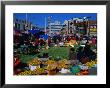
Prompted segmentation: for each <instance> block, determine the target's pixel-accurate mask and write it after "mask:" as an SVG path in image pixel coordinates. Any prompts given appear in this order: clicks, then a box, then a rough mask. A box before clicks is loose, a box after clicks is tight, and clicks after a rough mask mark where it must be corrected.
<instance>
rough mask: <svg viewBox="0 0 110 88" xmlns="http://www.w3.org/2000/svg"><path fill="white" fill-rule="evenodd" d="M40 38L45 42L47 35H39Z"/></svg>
mask: <svg viewBox="0 0 110 88" xmlns="http://www.w3.org/2000/svg"><path fill="white" fill-rule="evenodd" d="M40 38H43V39H45V40H47V39H48V35H47V34H44V35H40Z"/></svg>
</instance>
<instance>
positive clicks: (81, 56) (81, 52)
mask: <svg viewBox="0 0 110 88" xmlns="http://www.w3.org/2000/svg"><path fill="white" fill-rule="evenodd" d="M83 57H84V52H83V47H79V49H78V53H77V59H78V60H79V62H81V59H82V58H83Z"/></svg>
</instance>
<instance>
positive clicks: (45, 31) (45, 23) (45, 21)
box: [45, 17, 46, 34]
mask: <svg viewBox="0 0 110 88" xmlns="http://www.w3.org/2000/svg"><path fill="white" fill-rule="evenodd" d="M45 34H46V17H45Z"/></svg>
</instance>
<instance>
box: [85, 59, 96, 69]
mask: <svg viewBox="0 0 110 88" xmlns="http://www.w3.org/2000/svg"><path fill="white" fill-rule="evenodd" d="M96 64H97V61H96V60H95V61H92V60H91V61H90V62H87V63H86V66H88V68H92V67H94V66H96Z"/></svg>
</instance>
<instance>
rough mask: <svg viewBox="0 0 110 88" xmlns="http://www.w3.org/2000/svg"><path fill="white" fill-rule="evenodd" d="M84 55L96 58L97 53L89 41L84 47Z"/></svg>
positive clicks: (91, 58) (92, 58)
mask: <svg viewBox="0 0 110 88" xmlns="http://www.w3.org/2000/svg"><path fill="white" fill-rule="evenodd" d="M84 55H85V57H88V58H89V59H90V60H95V59H96V54H95V52H93V51H92V49H91V46H90V44H89V42H87V43H86V45H85V47H84Z"/></svg>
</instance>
